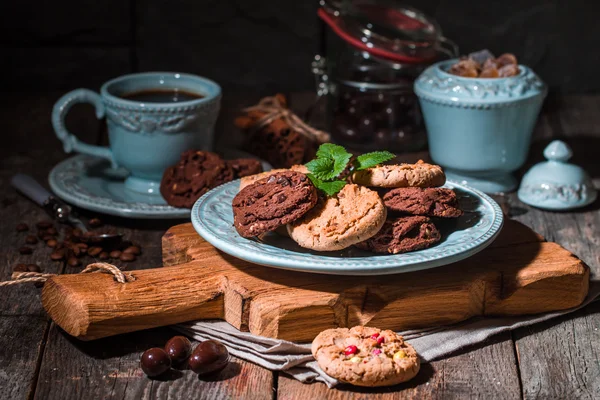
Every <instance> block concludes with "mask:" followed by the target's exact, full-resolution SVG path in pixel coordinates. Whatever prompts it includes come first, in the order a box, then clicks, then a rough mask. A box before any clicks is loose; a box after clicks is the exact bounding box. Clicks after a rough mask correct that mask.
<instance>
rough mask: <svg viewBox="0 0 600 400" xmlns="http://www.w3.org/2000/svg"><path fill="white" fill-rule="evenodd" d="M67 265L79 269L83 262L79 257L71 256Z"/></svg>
mask: <svg viewBox="0 0 600 400" xmlns="http://www.w3.org/2000/svg"><path fill="white" fill-rule="evenodd" d="M67 264H69V266H70V267H79V266H80V265H81V261H79V259H78V258H77V257H73V256H71V257H69V259H68V260H67Z"/></svg>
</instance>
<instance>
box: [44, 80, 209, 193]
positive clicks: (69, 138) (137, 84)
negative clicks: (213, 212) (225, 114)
mask: <svg viewBox="0 0 600 400" xmlns="http://www.w3.org/2000/svg"><path fill="white" fill-rule="evenodd" d="M174 90H177V91H182V92H186V93H192V94H194V95H195V96H192V97H191V100H186V101H179V102H172V101H170V102H168V101H164V102H149V101H142V100H133V99H128V98H126V97H127V96H128V95H130V94H132V93H144V92H146V91H160V92H168V91H174ZM124 97H125V98H124ZM220 101H221V88H220V87H219V85H218V84H217V83H215V82H213V81H211V80H209V79H206V78H202V77H199V76H195V75H189V74H180V73H174V72H147V73H139V74H131V75H124V76H121V77H118V78H115V79H112V80H110V81H108V82H106V83H105V84H104V85H102V87H101V89H100V94H97V93H96V92H93V91H91V90H88V89H76V90H73V91H71V92H69V93H67V94H65V95H64V96H63V97H61V98H60V99H59V100H58V101H57V102H56V104H55V105H54V109H53V111H52V125H53V126H54V131H55V133H56V136H57V137H58V138H59V139H60V140H61V141H62V142H63V148H64V150H65V152H67V153H71V152H78V153H83V154H90V155H93V156H98V157H102V158H105V159H107V160H109V161H110V162H111V165H112V167H113V168H118V167H121V168H124V169H126V170H127V171H128V172H129V174H130V175H129V177H128V178H127V179H126V181H125V187H126V188H127V189H130V190H133V191H136V192H140V193H146V194H157V195H158V194H159V191H158V187H159V185H160V180H161V178H162V175H163V172H164V170H165V169H166V168H167V167H169V166H171V165H173V164H175V163H177V161H178V160H179V157H180V155H181V153H182V152H183V151H185V150H189V149H202V150H212V147H213V136H214V125H215V122H216V120H217V116H218V114H219V108H220ZM77 103H91V104H92V105H93V106H94V107H95V108H96V117H97V118H99V119H100V118H104V117H106V121H107V126H108V136H109V143H110V145H109V147H103V146H95V145H90V144H87V143H83V142H81V141H80V140H79V139H77V137H75V136H74V135H73V134H72V133H70V132H69V131H67V129H66V127H65V117H66V115H67V113H68V112H69V110H70V109H71V107H72V106H73V105H75V104H77Z"/></svg>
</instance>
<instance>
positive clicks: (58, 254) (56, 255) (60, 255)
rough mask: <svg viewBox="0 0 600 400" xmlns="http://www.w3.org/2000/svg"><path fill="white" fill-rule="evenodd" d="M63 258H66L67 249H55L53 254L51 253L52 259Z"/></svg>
mask: <svg viewBox="0 0 600 400" xmlns="http://www.w3.org/2000/svg"><path fill="white" fill-rule="evenodd" d="M63 258H65V249H60V250H54V251H53V252H52V253H51V254H50V259H51V260H52V261H60V260H62V259H63Z"/></svg>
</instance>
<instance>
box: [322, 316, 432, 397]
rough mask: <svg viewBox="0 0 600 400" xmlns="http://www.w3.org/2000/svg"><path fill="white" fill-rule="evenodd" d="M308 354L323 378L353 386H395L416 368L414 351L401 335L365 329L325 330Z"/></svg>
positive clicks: (413, 372) (415, 371)
mask: <svg viewBox="0 0 600 400" xmlns="http://www.w3.org/2000/svg"><path fill="white" fill-rule="evenodd" d="M311 351H312V354H313V356H314V357H315V359H316V360H317V363H318V364H319V366H320V367H321V369H322V370H323V371H324V372H325V373H326V374H327V375H329V376H331V377H333V378H336V379H338V380H340V381H342V382H346V383H350V384H352V385H356V386H369V387H374V386H391V385H396V384H398V383H402V382H406V381H408V380H409V379H412V378H413V377H415V375H417V373H418V372H419V368H420V363H419V357H418V355H417V352H416V351H415V349H414V348H413V347H412V346H411V345H410V344H408V343H406V342H405V341H404V339H403V338H402V336H400V335H398V334H396V333H395V332H393V331H390V330H381V329H377V328H371V327H366V326H355V327H354V328H351V329H348V328H337V329H327V330H325V331H323V332H321V333H320V334H319V335H318V336H317V337H316V338H315V340H314V341H313V342H312V347H311Z"/></svg>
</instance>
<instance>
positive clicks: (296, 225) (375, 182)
mask: <svg viewBox="0 0 600 400" xmlns="http://www.w3.org/2000/svg"><path fill="white" fill-rule="evenodd" d="M307 172H308V171H307V170H306V167H305V166H303V165H296V166H293V167H291V168H290V169H284V170H274V171H269V172H265V173H262V174H258V175H254V176H248V177H246V178H243V179H242V182H241V185H240V187H241V190H240V192H239V193H238V195H237V196H236V197H235V198H234V200H233V204H232V205H233V214H234V226H235V228H236V230H237V231H238V233H239V234H240V235H241V236H242V237H248V238H249V237H253V236H258V235H261V234H263V233H265V232H269V231H275V230H278V232H280V231H281V230H279V228H281V227H282V226H285V227H286V231H287V234H288V235H289V236H290V237H291V238H292V239H293V240H294V241H295V242H297V243H298V244H299V245H300V246H302V247H305V248H308V249H312V250H316V251H335V250H342V249H345V248H348V247H350V246H356V247H358V248H361V249H364V250H368V251H372V252H375V253H388V254H397V253H405V252H409V251H414V250H419V249H423V248H426V247H429V246H431V245H433V244H434V243H437V242H438V241H439V240H440V239H441V235H440V232H439V231H438V229H437V228H436V226H435V224H434V222H433V220H432V218H456V217H459V216H461V215H462V211H461V210H460V209H459V207H458V201H457V198H456V194H455V193H454V192H453V191H452V190H450V189H444V188H440V187H439V186H441V185H443V184H444V183H445V181H446V177H445V175H444V172H443V171H442V169H441V168H440V167H439V166H437V165H431V164H426V163H424V162H422V161H419V162H418V163H416V164H400V165H384V166H377V167H373V168H369V169H366V170H363V171H356V172H354V173H353V174H352V175H351V176H350V177H349V178H348V180H349V182H348V183H347V184H346V185H345V186H344V187H343V188H342V189H341V190H340V191H339V192H338V193H337V194H336V195H335V196H331V197H326V196H324V195H323V194H322V193H321V192H319V191H317V189H316V188H315V187H314V185H313V184H312V183H311V181H310V179H308V177H307V176H306V175H305V174H306V173H307Z"/></svg>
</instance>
